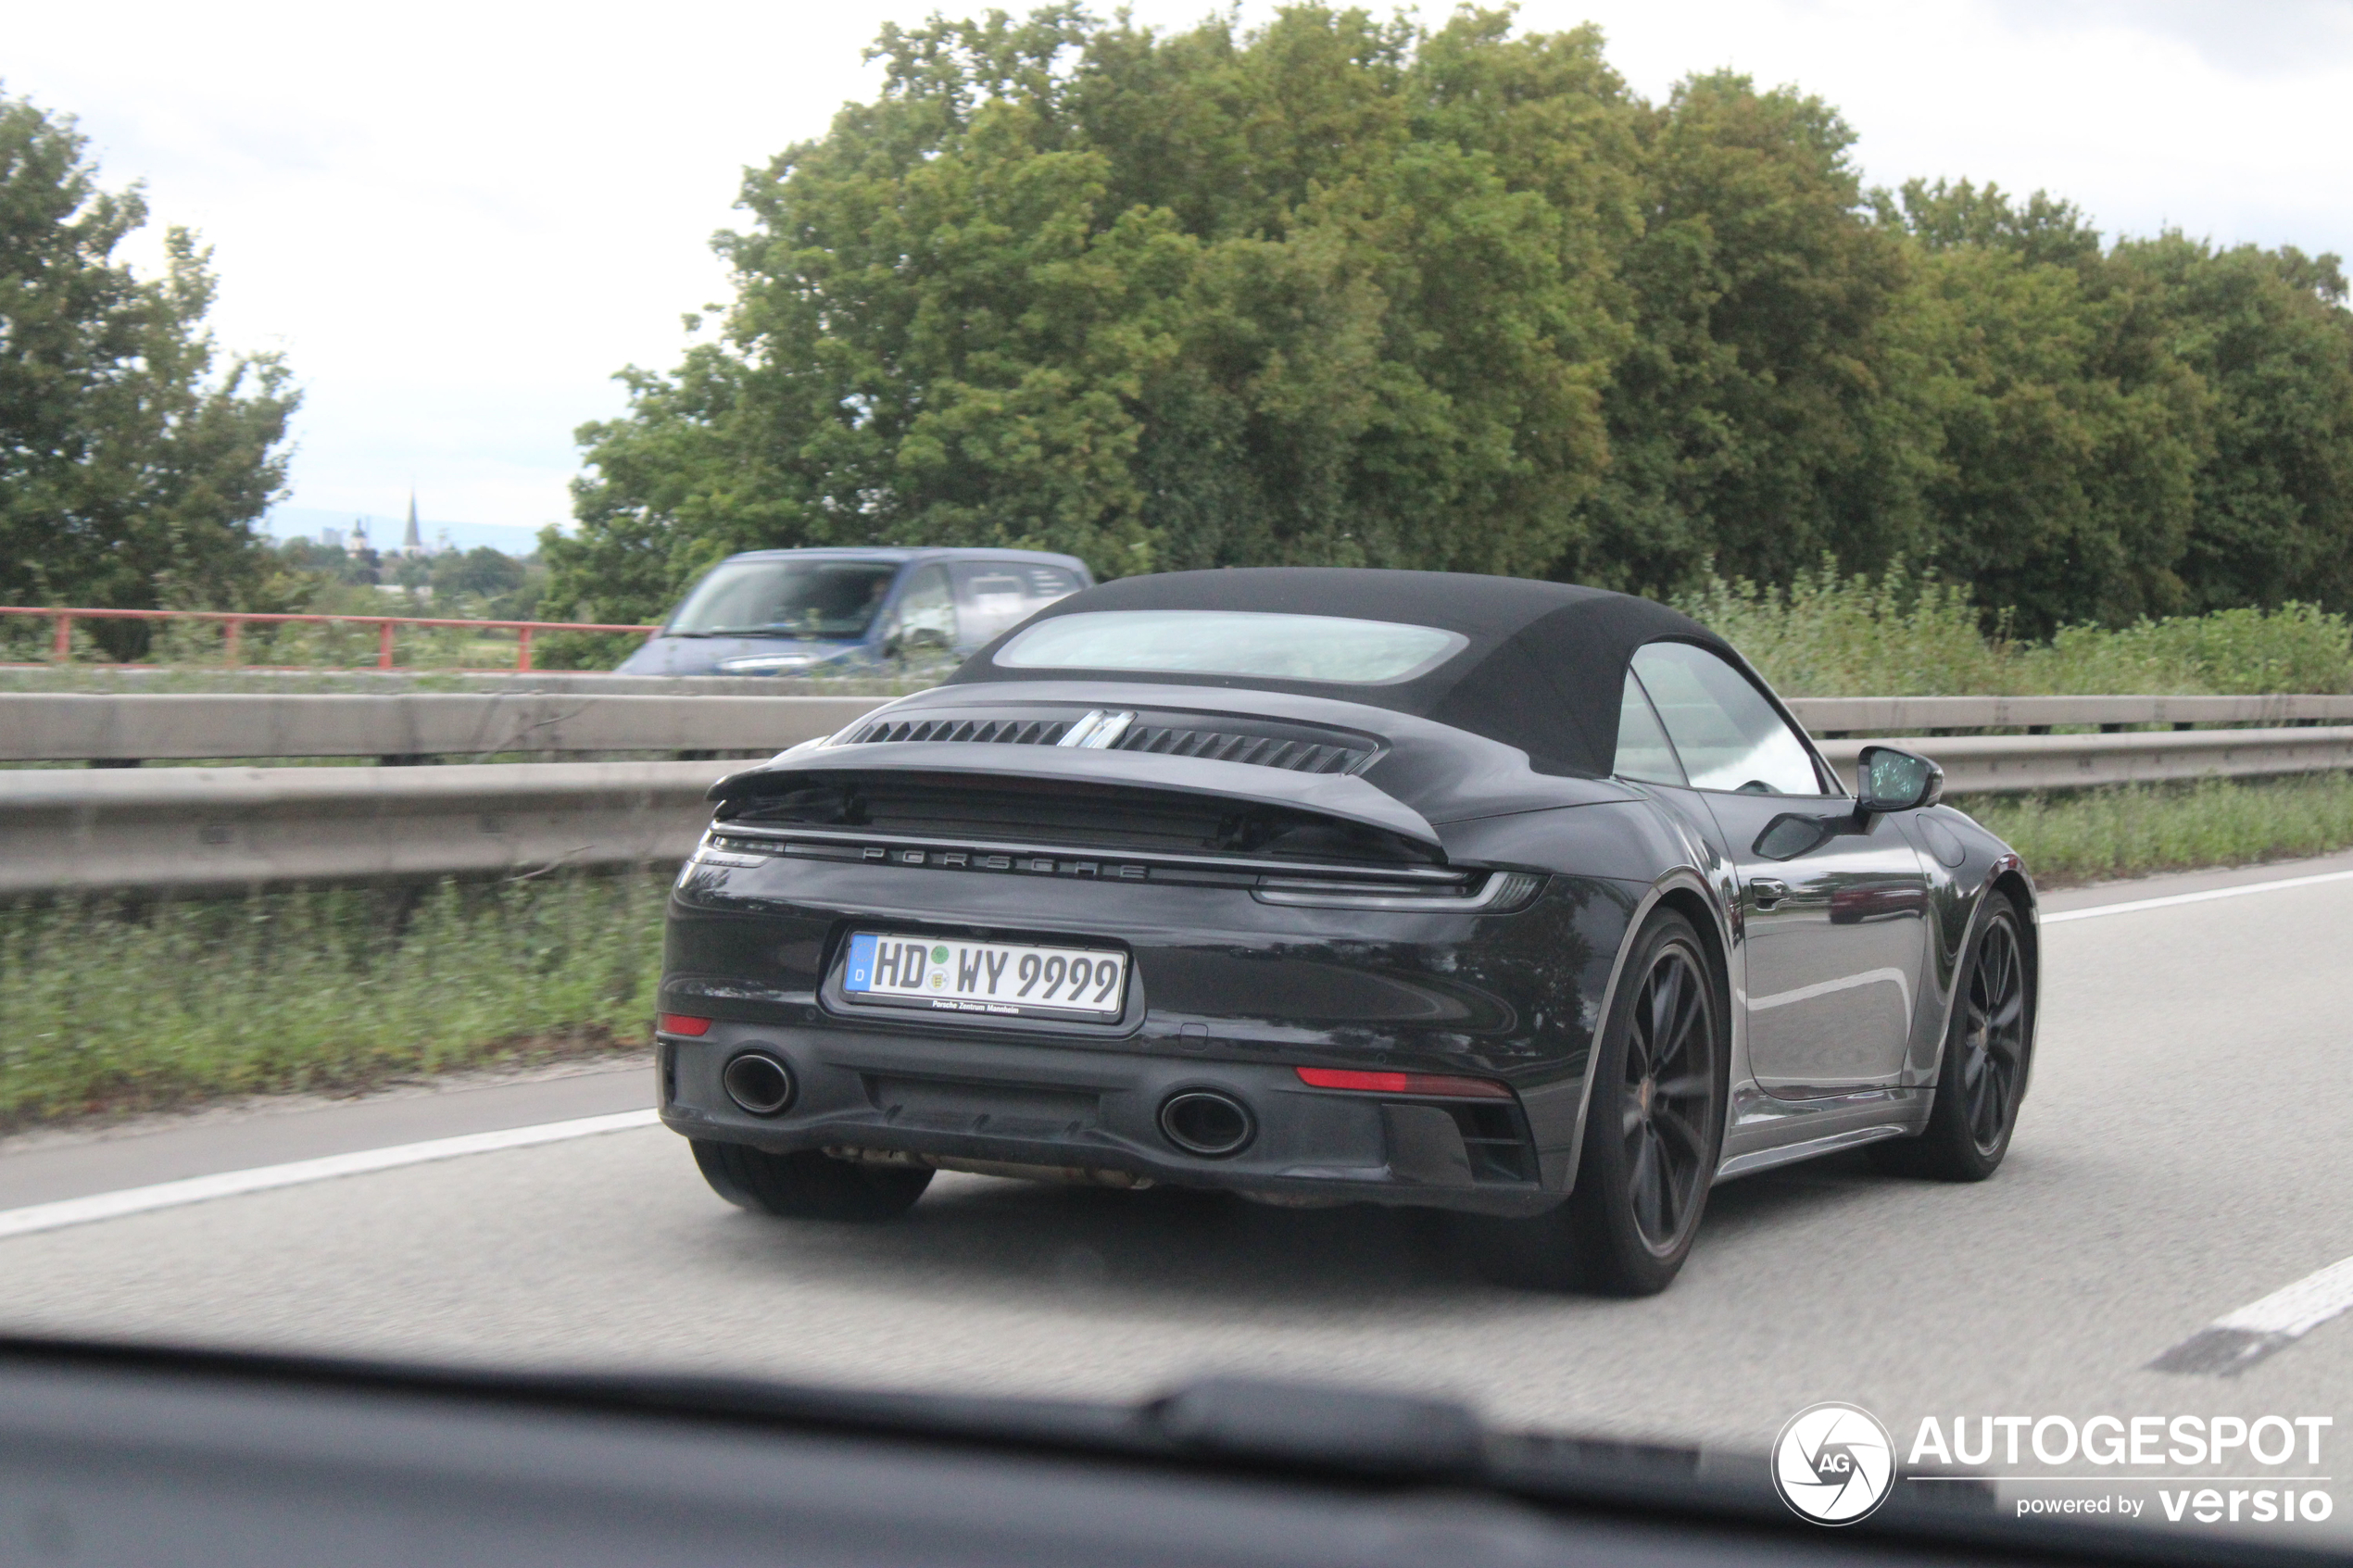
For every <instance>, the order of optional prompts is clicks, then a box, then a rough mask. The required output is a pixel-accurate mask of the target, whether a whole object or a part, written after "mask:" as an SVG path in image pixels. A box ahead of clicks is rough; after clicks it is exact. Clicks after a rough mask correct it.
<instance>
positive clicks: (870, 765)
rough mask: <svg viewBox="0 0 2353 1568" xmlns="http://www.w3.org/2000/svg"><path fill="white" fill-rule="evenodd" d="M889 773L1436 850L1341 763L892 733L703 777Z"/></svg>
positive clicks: (729, 786)
mask: <svg viewBox="0 0 2353 1568" xmlns="http://www.w3.org/2000/svg"><path fill="white" fill-rule="evenodd" d="M892 773H934V774H938V773H950V774H964V775H968V776H970V777H972V778H974V779H975V780H978V779H987V778H1000V779H1004V778H1013V779H1029V780H1036V781H1038V782H1040V783H1045V784H1110V785H1114V786H1119V787H1124V788H1128V789H1151V790H1160V791H1163V792H1164V793H1168V794H1172V795H1204V796H1214V797H1218V798H1220V799H1224V800H1239V801H1245V802H1248V803H1249V804H1251V805H1253V806H1277V807H1285V808H1288V809H1291V810H1296V811H1312V812H1315V814H1317V815H1318V816H1325V817H1331V818H1334V819H1336V820H1338V821H1340V822H1353V823H1356V824H1357V825H1358V826H1361V827H1369V828H1378V829H1379V830H1380V831H1382V832H1383V833H1392V834H1396V835H1397V836H1398V837H1400V838H1403V839H1407V840H1410V841H1411V842H1413V843H1415V844H1418V845H1422V846H1424V847H1428V848H1429V849H1431V850H1438V851H1441V859H1443V853H1442V850H1441V846H1440V844H1439V840H1438V830H1437V829H1435V828H1433V827H1431V826H1430V825H1429V822H1428V820H1427V819H1425V818H1424V817H1423V816H1422V814H1421V813H1420V812H1418V811H1416V810H1415V809H1413V808H1412V807H1410V806H1407V805H1405V804H1404V803H1403V801H1400V800H1399V799H1397V798H1396V797H1394V796H1391V795H1388V794H1384V793H1383V792H1382V791H1380V790H1378V789H1376V788H1374V787H1373V786H1372V785H1371V784H1366V783H1365V781H1364V780H1363V779H1360V778H1357V777H1354V776H1353V775H1352V774H1347V773H1294V772H1291V771H1289V770H1287V769H1282V768H1261V767H1257V766H1255V765H1253V764H1251V763H1248V762H1213V761H1209V760H1207V759H1202V758H1199V757H1170V756H1165V755H1162V754H1156V753H1152V752H1137V751H1090V750H1085V749H1080V748H1076V747H1071V746H998V745H977V744H974V743H972V742H955V741H912V742H908V741H900V742H893V743H890V744H887V745H868V746H825V747H823V748H819V749H812V750H809V751H798V750H796V751H790V752H786V754H785V755H784V756H782V757H780V758H778V759H776V760H774V762H769V763H764V764H762V765H761V766H760V767H757V768H752V769H748V770H746V771H743V772H740V773H730V774H728V775H727V776H726V777H725V778H724V779H721V780H720V781H719V782H718V783H717V784H712V785H711V791H710V793H709V795H708V796H707V797H706V798H708V799H710V800H711V801H712V802H713V803H718V802H722V801H728V800H748V799H753V798H756V797H761V796H765V795H777V794H782V793H784V792H785V791H786V790H789V789H794V788H798V787H799V786H800V785H802V784H842V783H847V782H849V780H851V779H853V778H858V777H866V778H873V777H875V776H877V775H886V774H892Z"/></svg>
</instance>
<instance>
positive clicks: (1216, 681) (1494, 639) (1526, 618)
mask: <svg viewBox="0 0 2353 1568" xmlns="http://www.w3.org/2000/svg"><path fill="white" fill-rule="evenodd" d="M1114 609H1228V610H1258V611H1267V612H1276V613H1282V614H1290V615H1331V616H1340V617H1344V618H1347V619H1350V620H1357V621H1403V622H1406V623H1408V624H1411V625H1416V626H1435V627H1438V628H1440V629H1441V630H1442V631H1448V632H1458V633H1462V634H1463V635H1464V636H1466V637H1467V638H1469V639H1470V646H1467V647H1466V648H1465V649H1463V651H1462V652H1461V653H1458V654H1456V655H1455V656H1454V657H1453V658H1452V659H1448V660H1446V661H1445V662H1444V663H1442V664H1441V665H1440V666H1439V667H1438V668H1437V669H1435V670H1433V671H1429V672H1428V674H1426V675H1422V676H1420V677H1418V678H1416V679H1415V680H1411V681H1401V682H1398V683H1395V684H1389V685H1361V686H1360V685H1347V684H1339V683H1335V682H1329V681H1283V680H1274V679H1264V678H1260V677H1257V676H1238V675H1202V674H1191V673H1187V674H1165V675H1163V674H1148V673H1144V672H1141V671H1133V670H1117V671H1112V670H1105V671H1071V670H1062V669H1054V670H1038V669H1031V670H1021V669H1008V668H1004V667H1001V666H1000V665H999V664H998V663H997V662H996V659H995V655H996V652H997V650H998V648H999V647H1000V646H1003V645H1004V643H1005V642H1006V641H1007V639H1008V638H1009V637H1011V636H1012V635H1013V634H1014V633H1007V634H1006V636H1005V637H1000V638H998V639H997V641H995V642H993V643H991V644H989V645H988V646H987V647H985V648H983V649H981V651H980V652H978V653H976V654H975V655H974V656H973V657H972V658H971V659H968V660H966V661H965V663H964V665H963V668H961V669H960V670H958V671H956V673H955V674H954V675H952V676H950V684H956V683H967V682H975V681H1025V680H1026V681H1067V680H1069V679H1071V677H1072V676H1073V675H1074V674H1076V675H1080V676H1085V675H1088V674H1099V675H1101V676H1102V677H1103V678H1104V679H1106V680H1115V681H1122V682H1165V683H1168V684H1179V685H1189V686H1240V687H1246V688H1250V689H1252V690H1262V691H1286V692H1298V693H1301V694H1302V695H1305V696H1331V697H1339V698H1340V699H1342V700H1345V701H1349V702H1360V703H1365V704H1366V705H1368V706H1371V707H1375V708H1387V709H1394V710H1396V711H1398V712H1401V713H1411V714H1414V715H1416V716H1417V717H1420V718H1425V719H1430V720H1434V721H1437V722H1439V723H1441V724H1452V725H1453V726H1454V727H1455V728H1457V729H1463V730H1468V731H1470V732H1472V733H1473V734H1481V735H1486V736H1488V737H1490V738H1491V739H1493V740H1499V741H1502V742H1503V743H1504V744H1505V745H1506V746H1517V747H1519V748H1520V749H1521V750H1523V751H1525V752H1527V753H1528V756H1529V761H1530V762H1531V763H1532V764H1533V765H1534V766H1535V767H1536V768H1537V769H1538V770H1539V771H1543V772H1555V773H1582V774H1585V775H1587V776H1589V777H1594V778H1599V777H1603V776H1604V775H1606V774H1607V773H1608V772H1609V771H1610V764H1611V761H1612V759H1614V758H1615V757H1616V756H1617V708H1618V702H1619V699H1620V696H1621V694H1622V692H1623V690H1624V687H1625V684H1626V666H1627V661H1628V660H1629V659H1631V658H1632V657H1633V653H1634V650H1635V649H1636V648H1638V647H1640V646H1642V645H1643V644H1644V643H1650V642H1656V641H1658V640H1659V639H1660V638H1663V637H1664V638H1674V639H1676V640H1678V641H1682V642H1692V643H1697V644H1700V645H1701V646H1705V647H1708V648H1712V649H1714V650H1715V651H1716V652H1718V653H1720V654H1723V655H1724V656H1725V657H1727V658H1728V659H1730V660H1731V661H1732V663H1733V665H1734V666H1735V667H1736V668H1740V669H1745V668H1746V665H1745V663H1744V662H1743V660H1742V659H1741V658H1740V656H1739V654H1737V653H1736V652H1734V651H1733V649H1732V647H1731V646H1730V644H1728V643H1726V642H1725V641H1724V640H1723V639H1722V638H1721V637H1718V635H1716V633H1713V632H1710V631H1709V630H1707V628H1705V626H1702V625H1701V624H1700V623H1699V622H1698V621H1693V620H1692V619H1691V618H1690V617H1688V616H1684V615H1679V614H1677V613H1676V612H1675V611H1673V610H1671V609H1668V608H1667V607H1666V606H1665V605H1662V604H1657V603H1655V602H1654V601H1652V600H1650V599H1640V598H1635V597H1633V596H1631V595H1628V594H1613V593H1610V592H1608V591H1607V590H1605V589H1602V588H1584V587H1579V586H1577V585H1575V584H1572V583H1538V582H1531V581H1529V580H1528V579H1525V578H1518V577H1475V576H1471V575H1469V574H1468V573H1464V572H1451V571H1374V570H1369V569H1364V568H1344V567H1252V568H1247V569H1231V570H1227V571H1171V572H1164V573H1160V574H1157V575H1153V576H1149V577H1123V578H1121V579H1119V580H1118V581H1117V582H1114V583H1104V584H1103V585H1102V586H1101V587H1099V588H1089V589H1087V590H1086V591H1084V592H1082V593H1077V594H1073V595H1071V596H1069V597H1067V598H1063V599H1060V600H1057V601H1056V602H1055V603H1053V604H1052V605H1051V606H1049V607H1048V608H1046V609H1044V610H1042V611H1040V612H1039V613H1038V615H1036V616H1034V617H1032V618H1031V620H1030V621H1027V622H1025V624H1032V625H1034V624H1035V623H1036V622H1037V621H1043V620H1046V619H1048V618H1049V617H1051V616H1058V615H1078V614H1084V613H1087V612H1088V611H1095V610H1114Z"/></svg>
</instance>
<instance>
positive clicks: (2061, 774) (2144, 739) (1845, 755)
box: [1819, 724, 2353, 795]
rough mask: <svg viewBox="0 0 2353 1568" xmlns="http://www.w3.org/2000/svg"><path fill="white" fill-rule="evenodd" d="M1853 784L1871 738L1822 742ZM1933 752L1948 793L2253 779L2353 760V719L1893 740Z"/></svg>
mask: <svg viewBox="0 0 2353 1568" xmlns="http://www.w3.org/2000/svg"><path fill="white" fill-rule="evenodd" d="M1819 744H1820V746H1821V748H1822V754H1823V755H1824V756H1825V757H1827V758H1829V759H1830V761H1831V766H1833V767H1835V768H1837V769H1838V770H1839V771H1840V773H1841V774H1842V775H1843V776H1844V777H1845V778H1846V779H1847V780H1848V781H1849V782H1850V783H1851V782H1852V781H1853V779H1854V776H1855V759H1856V755H1857V754H1858V753H1860V752H1861V751H1862V749H1863V747H1865V746H1869V745H1870V744H1871V737H1869V736H1868V735H1862V736H1847V737H1844V738H1842V739H1839V740H1825V741H1822V742H1820V743H1819ZM1887 744H1889V745H1892V746H1903V747H1904V748H1905V749H1906V750H1908V751H1917V752H1919V753H1920V754H1921V755H1922V756H1925V757H1932V758H1934V759H1936V761H1937V764H1938V765H1939V766H1940V767H1942V768H1943V769H1944V788H1945V792H1946V793H1947V794H1950V795H2004V794H2016V793H2019V792H2021V791H2025V790H2035V789H2084V788H2088V787H2090V786H2092V785H2095V784H2155V783H2159V782H2163V781H2168V780H2181V779H2200V778H2256V777H2260V776H2263V775H2266V774H2279V773H2312V772H2323V771H2329V770H2331V769H2336V768H2353V725H2346V724H2337V725H2330V726H2326V727H2323V728H2318V729H2261V730H2161V731H2157V732H2155V733H2151V732H2147V731H2141V732H2137V733H2126V734H2095V735H1944V736H1928V737H1912V738H1906V739H1902V740H1892V741H1889V742H1888V743H1887Z"/></svg>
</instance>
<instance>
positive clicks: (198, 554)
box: [0, 97, 296, 656]
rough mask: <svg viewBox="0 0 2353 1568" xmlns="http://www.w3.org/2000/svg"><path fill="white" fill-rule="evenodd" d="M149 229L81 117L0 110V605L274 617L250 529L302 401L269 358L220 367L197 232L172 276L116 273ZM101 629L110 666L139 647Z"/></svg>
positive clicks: (261, 554) (185, 240)
mask: <svg viewBox="0 0 2353 1568" xmlns="http://www.w3.org/2000/svg"><path fill="white" fill-rule="evenodd" d="M145 220H146V207H145V200H144V198H143V197H142V195H141V193H140V191H139V188H138V187H137V186H135V185H133V186H132V187H131V188H129V189H128V190H125V191H122V192H119V193H117V192H107V191H105V190H102V189H100V188H99V186H98V183H97V169H96V166H95V165H94V163H93V162H92V161H91V159H90V157H88V152H87V146H86V142H85V139H84V138H83V137H82V135H81V134H80V133H79V132H76V131H75V129H74V126H73V122H72V121H71V120H70V119H65V118H62V117H56V116H51V115H48V114H45V113H44V112H43V111H42V110H41V109H39V108H38V107H35V106H34V105H32V104H31V103H30V102H28V101H26V100H23V99H14V98H5V97H0V343H5V344H6V353H5V354H0V595H5V596H6V598H7V599H8V600H9V601H10V602H12V603H18V604H24V603H52V604H57V603H62V604H80V605H94V606H105V607H108V608H157V607H159V606H207V607H213V608H281V606H280V605H279V603H278V602H277V600H278V597H279V596H280V595H279V589H278V588H273V587H272V586H271V557H270V553H269V551H268V550H267V548H266V546H264V544H263V542H262V540H261V539H260V537H259V535H258V533H257V532H256V530H255V526H254V525H255V522H256V521H257V520H258V519H259V518H260V516H261V514H262V512H263V511H264V510H265V509H266V508H268V506H269V505H270V503H271V500H273V499H275V498H276V497H277V496H278V495H280V494H281V493H282V491H283V486H284V481H285V463H286V451H285V445H284V443H285V436H286V422H287V420H288V419H289V417H290V416H291V415H292V413H293V411H294V408H295V406H296V394H295V392H294V390H293V388H292V385H291V383H290V381H289V377H288V372H287V370H286V368H285V367H284V365H283V363H281V362H280V361H279V359H278V358H276V357H275V356H271V355H257V356H245V357H240V358H232V359H230V360H229V361H228V363H227V364H226V365H225V367H222V368H220V370H218V371H217V372H216V369H215V361H216V358H218V355H217V351H216V348H215V345H214V344H213V340H212V337H211V334H210V333H209V332H207V331H206V330H205V326H204V319H205V315H206V312H207V311H208V309H209V308H210V307H211V305H212V300H213V287H214V285H213V281H212V277H211V274H210V272H209V270H208V260H209V253H208V251H205V250H203V249H201V248H199V247H198V245H197V244H196V241H195V237H194V236H193V235H191V234H190V233H189V232H187V231H185V230H183V229H177V228H175V229H172V230H170V232H168V233H167V235H166V238H165V255H166V265H165V270H164V272H163V274H162V276H160V277H157V278H152V279H141V278H139V277H136V276H134V275H133V274H132V270H131V269H130V268H129V266H127V265H126V264H124V263H122V262H120V261H118V260H117V259H115V251H116V249H117V248H118V246H120V244H121V242H122V240H123V238H124V236H125V235H127V234H129V233H130V232H132V230H134V229H136V228H138V227H139V226H140V225H141V224H143V223H144V222H145ZM280 586H281V587H283V584H281V585H280ZM100 634H101V635H102V637H108V638H111V639H113V641H112V642H110V643H109V647H110V651H112V652H114V653H116V654H117V655H118V656H126V655H128V654H130V653H132V652H135V651H136V649H137V648H138V647H140V646H144V645H145V636H144V635H143V634H142V633H141V630H140V629H139V628H137V627H135V626H132V625H131V624H129V623H124V624H123V625H121V626H120V627H117V628H114V629H110V630H106V631H102V632H101V633H100ZM118 644H119V645H120V646H117V645H118Z"/></svg>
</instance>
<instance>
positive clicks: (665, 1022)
mask: <svg viewBox="0 0 2353 1568" xmlns="http://www.w3.org/2000/svg"><path fill="white" fill-rule="evenodd" d="M654 1027H655V1028H656V1029H657V1030H659V1031H661V1033H662V1034H664V1035H708V1034H710V1033H711V1020H709V1019H708V1018H689V1017H687V1016H686V1014H685V1013H683V1012H665V1013H661V1014H660V1015H658V1016H657V1017H656V1018H655V1020H654Z"/></svg>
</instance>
